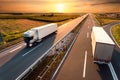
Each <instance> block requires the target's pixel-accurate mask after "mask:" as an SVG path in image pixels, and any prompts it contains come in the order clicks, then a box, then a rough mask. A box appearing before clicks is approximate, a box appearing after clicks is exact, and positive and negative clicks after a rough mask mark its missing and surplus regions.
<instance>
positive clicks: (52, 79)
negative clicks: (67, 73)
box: [51, 34, 79, 80]
mask: <svg viewBox="0 0 120 80" xmlns="http://www.w3.org/2000/svg"><path fill="white" fill-rule="evenodd" d="M78 35H79V34H77V36H76V37H75V39H74V40H73V42H72V44H71V45H70V47H69V49H68V50H67V52H66V54H65V56H64V57H63V59H62V61H61V62H60V64H59V65H58V67H57V69H56V71H55V72H54V74H53V76H52V78H51V80H54V77H55V76H56V74H57V72H58V70H59V69H60V67H61V65H62V64H63V62H64V60H65V59H66V57H67V55H68V54H69V51H70V50H71V48H72V46H73V45H74V43H75V41H76V39H77V37H78Z"/></svg>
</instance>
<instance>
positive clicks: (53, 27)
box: [23, 23, 57, 47]
mask: <svg viewBox="0 0 120 80" xmlns="http://www.w3.org/2000/svg"><path fill="white" fill-rule="evenodd" d="M56 31H57V24H56V23H51V24H47V25H43V26H40V27H36V28H32V29H31V30H28V31H26V32H24V34H23V36H24V41H25V42H26V44H27V46H28V47H31V46H32V45H33V44H34V43H36V42H40V41H41V40H42V39H43V38H44V37H46V36H48V35H50V34H52V33H54V32H56Z"/></svg>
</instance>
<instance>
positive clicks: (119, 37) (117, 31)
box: [112, 24, 120, 46]
mask: <svg viewBox="0 0 120 80" xmlns="http://www.w3.org/2000/svg"><path fill="white" fill-rule="evenodd" d="M112 34H113V36H114V38H115V40H116V42H117V43H118V44H119V46H120V24H118V25H116V26H114V27H113V28H112Z"/></svg>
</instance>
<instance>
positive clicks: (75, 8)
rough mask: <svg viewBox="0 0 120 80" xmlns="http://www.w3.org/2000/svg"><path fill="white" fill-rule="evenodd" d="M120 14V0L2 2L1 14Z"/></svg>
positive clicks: (29, 0)
mask: <svg viewBox="0 0 120 80" xmlns="http://www.w3.org/2000/svg"><path fill="white" fill-rule="evenodd" d="M7 12H9V13H10V12H11V13H14V12H15V13H18V12H22V13H46V12H48V13H49V12H53V13H54V12H60V13H80V12H92V13H96V12H98V13H99V12H120V0H0V13H7Z"/></svg>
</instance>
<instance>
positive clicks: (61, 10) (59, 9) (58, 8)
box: [56, 4, 65, 12]
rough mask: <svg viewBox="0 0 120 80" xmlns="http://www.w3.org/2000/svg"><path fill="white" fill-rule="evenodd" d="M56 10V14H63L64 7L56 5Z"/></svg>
mask: <svg viewBox="0 0 120 80" xmlns="http://www.w3.org/2000/svg"><path fill="white" fill-rule="evenodd" d="M56 8H57V10H56V11H58V12H64V9H65V6H64V4H57V5H56Z"/></svg>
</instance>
